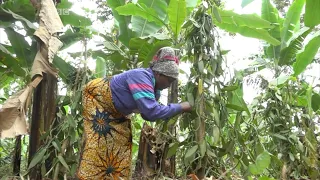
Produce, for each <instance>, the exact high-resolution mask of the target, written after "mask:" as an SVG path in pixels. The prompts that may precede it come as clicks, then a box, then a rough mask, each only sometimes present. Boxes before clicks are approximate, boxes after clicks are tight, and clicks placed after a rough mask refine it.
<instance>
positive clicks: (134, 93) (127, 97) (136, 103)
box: [110, 68, 182, 121]
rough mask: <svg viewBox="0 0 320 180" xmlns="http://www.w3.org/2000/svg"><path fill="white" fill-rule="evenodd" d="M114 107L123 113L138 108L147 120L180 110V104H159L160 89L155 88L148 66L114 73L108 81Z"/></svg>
mask: <svg viewBox="0 0 320 180" xmlns="http://www.w3.org/2000/svg"><path fill="white" fill-rule="evenodd" d="M110 87H111V92H112V99H113V104H114V106H115V108H116V109H117V110H118V111H119V112H120V113H122V114H123V115H125V116H126V115H128V114H131V113H133V112H134V111H135V110H138V111H139V112H140V113H141V116H142V118H144V119H145V120H148V121H155V120H158V119H168V118H171V117H173V116H175V115H176V114H178V113H179V112H181V111H182V109H181V105H180V104H169V105H167V106H165V105H161V104H159V103H158V102H157V100H158V99H159V97H160V91H156V90H155V78H154V75H153V72H152V70H151V69H150V68H146V69H145V68H138V69H132V70H129V71H126V72H124V73H121V74H118V75H115V76H113V77H112V79H111V82H110Z"/></svg>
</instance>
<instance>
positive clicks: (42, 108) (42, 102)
mask: <svg viewBox="0 0 320 180" xmlns="http://www.w3.org/2000/svg"><path fill="white" fill-rule="evenodd" d="M56 91H57V78H56V77H54V76H53V75H51V74H44V73H43V79H42V81H41V82H40V84H39V85H38V86H37V87H36V89H35V92H34V96H33V107H32V119H31V132H30V141H29V142H30V144H29V160H28V162H29V163H30V162H31V160H32V158H33V156H34V155H35V154H36V152H37V150H38V149H39V147H40V146H41V145H42V142H40V137H41V134H43V133H45V132H46V131H47V130H49V128H50V124H51V123H52V121H53V119H54V116H55V110H56ZM30 178H31V179H34V180H38V179H39V180H40V179H41V172H40V168H39V167H37V166H36V167H34V168H32V169H31V171H30Z"/></svg>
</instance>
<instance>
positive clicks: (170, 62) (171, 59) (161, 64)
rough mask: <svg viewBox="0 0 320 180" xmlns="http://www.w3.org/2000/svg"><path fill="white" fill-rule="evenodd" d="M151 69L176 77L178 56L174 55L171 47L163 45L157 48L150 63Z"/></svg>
mask: <svg viewBox="0 0 320 180" xmlns="http://www.w3.org/2000/svg"><path fill="white" fill-rule="evenodd" d="M150 68H151V69H152V70H153V71H156V72H159V73H161V74H163V75H165V76H169V77H173V78H175V79H178V76H179V58H178V57H177V56H176V55H175V52H174V49H173V48H171V47H163V48H161V49H159V50H158V52H157V53H156V55H155V56H154V57H153V60H152V62H151V64H150Z"/></svg>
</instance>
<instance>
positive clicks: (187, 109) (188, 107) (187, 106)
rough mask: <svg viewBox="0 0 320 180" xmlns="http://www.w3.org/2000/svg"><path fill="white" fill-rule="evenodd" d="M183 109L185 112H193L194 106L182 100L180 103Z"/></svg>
mask: <svg viewBox="0 0 320 180" xmlns="http://www.w3.org/2000/svg"><path fill="white" fill-rule="evenodd" d="M180 105H181V108H182V111H183V112H191V111H192V106H191V105H190V103H189V102H182V103H180Z"/></svg>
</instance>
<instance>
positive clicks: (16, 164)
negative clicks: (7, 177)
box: [12, 135, 21, 176]
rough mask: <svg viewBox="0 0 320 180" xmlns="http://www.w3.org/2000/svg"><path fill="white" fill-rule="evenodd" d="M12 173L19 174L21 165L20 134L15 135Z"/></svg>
mask: <svg viewBox="0 0 320 180" xmlns="http://www.w3.org/2000/svg"><path fill="white" fill-rule="evenodd" d="M12 162H13V175H15V176H19V174H20V165H21V135H19V136H17V137H16V146H15V149H14V155H13V161H12Z"/></svg>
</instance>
